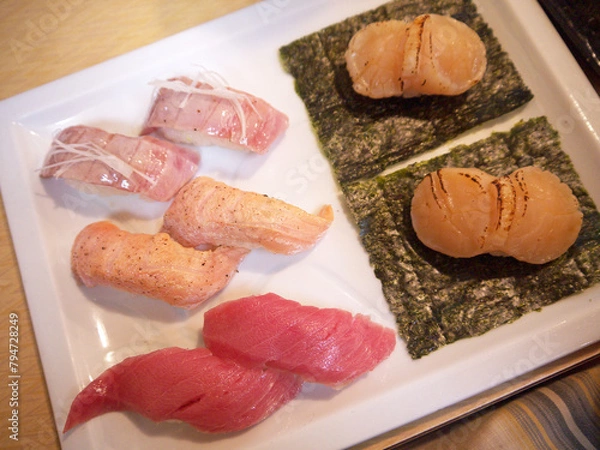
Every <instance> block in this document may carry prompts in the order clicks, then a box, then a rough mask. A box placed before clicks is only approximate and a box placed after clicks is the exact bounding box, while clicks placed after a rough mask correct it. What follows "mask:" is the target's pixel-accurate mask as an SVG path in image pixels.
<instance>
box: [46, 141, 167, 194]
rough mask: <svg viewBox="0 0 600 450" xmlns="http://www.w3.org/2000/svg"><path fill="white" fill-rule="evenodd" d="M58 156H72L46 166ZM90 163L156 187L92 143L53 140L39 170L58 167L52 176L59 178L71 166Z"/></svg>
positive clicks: (150, 179) (117, 158)
mask: <svg viewBox="0 0 600 450" xmlns="http://www.w3.org/2000/svg"><path fill="white" fill-rule="evenodd" d="M60 154H70V155H74V156H73V157H71V158H69V159H67V160H65V161H59V162H56V163H52V164H47V162H48V160H49V159H50V158H51V157H52V156H54V155H60ZM90 161H99V162H101V163H103V164H105V165H106V166H108V167H109V168H110V169H112V170H114V171H115V172H117V173H118V174H121V175H122V176H124V177H126V178H131V175H133V174H136V175H138V176H139V177H141V178H142V179H144V180H146V181H147V182H148V183H150V184H151V185H152V186H154V185H156V180H155V179H153V178H151V177H149V176H148V175H146V174H145V173H144V172H142V171H140V170H138V169H136V168H135V167H133V166H132V165H131V164H129V163H127V162H126V161H124V160H122V159H121V158H119V157H118V156H116V155H113V154H112V153H109V152H107V151H106V150H105V149H103V148H102V147H100V146H99V145H98V144H95V143H93V142H89V143H78V144H67V143H65V142H62V141H60V140H59V139H54V140H53V141H52V148H51V149H50V152H49V153H48V157H47V158H46V162H45V163H44V166H43V167H42V168H41V169H39V170H45V169H52V168H55V167H58V168H59V169H58V170H57V171H56V172H55V173H54V176H55V177H60V176H61V175H63V174H64V173H65V172H66V171H67V170H68V169H69V168H70V167H71V166H72V165H73V164H77V163H81V162H90Z"/></svg>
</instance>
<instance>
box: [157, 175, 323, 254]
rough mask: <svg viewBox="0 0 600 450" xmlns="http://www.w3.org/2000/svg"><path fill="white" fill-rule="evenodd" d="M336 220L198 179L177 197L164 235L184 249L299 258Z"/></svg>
mask: <svg viewBox="0 0 600 450" xmlns="http://www.w3.org/2000/svg"><path fill="white" fill-rule="evenodd" d="M332 220H333V211H332V209H331V206H329V205H327V206H325V207H323V208H322V209H321V211H320V212H319V213H318V214H317V215H314V214H309V213H307V212H306V211H304V210H302V209H300V208H298V207H296V206H293V205H290V204H288V203H286V202H284V201H282V200H278V199H275V198H270V197H267V196H266V195H263V194H258V193H255V192H247V191H243V190H240V189H237V188H234V187H231V186H228V185H226V184H225V183H221V182H218V181H216V180H213V179H212V178H209V177H198V178H195V179H194V180H192V181H191V182H190V183H188V184H187V185H185V186H184V187H183V188H182V189H181V191H180V192H179V193H178V195H176V196H175V198H174V199H173V202H172V203H171V206H170V207H169V208H168V209H167V211H166V212H165V215H164V221H163V231H165V232H167V233H168V234H170V235H171V236H172V237H173V238H174V239H175V240H176V241H178V242H180V243H181V244H183V245H186V246H190V247H196V246H198V245H202V244H211V245H233V246H236V247H245V248H248V249H252V248H257V247H264V248H265V249H267V250H269V251H271V252H273V253H282V254H288V255H289V254H294V253H298V252H300V251H304V250H307V249H309V248H311V247H313V246H314V245H315V244H316V243H317V241H318V240H319V239H321V237H322V236H323V235H324V234H325V232H326V231H327V230H328V228H329V226H330V225H331V222H332Z"/></svg>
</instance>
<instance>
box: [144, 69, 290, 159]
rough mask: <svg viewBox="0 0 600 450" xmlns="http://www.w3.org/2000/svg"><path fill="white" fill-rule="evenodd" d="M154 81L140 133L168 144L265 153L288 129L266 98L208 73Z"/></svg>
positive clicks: (282, 117)
mask: <svg viewBox="0 0 600 450" xmlns="http://www.w3.org/2000/svg"><path fill="white" fill-rule="evenodd" d="M200 77H201V78H203V80H202V81H200V82H198V81H194V80H191V79H190V78H187V77H178V78H172V79H170V80H167V81H162V82H160V81H159V82H156V83H155V84H156V85H157V86H160V89H159V90H158V92H157V94H156V97H155V99H154V103H153V105H152V108H151V109H150V113H149V115H148V118H147V120H146V125H145V129H144V132H143V133H144V134H147V133H152V132H156V133H157V134H158V135H160V136H162V137H164V138H165V139H168V140H171V141H173V142H178V143H182V144H192V145H219V146H222V147H227V148H232V149H236V150H248V151H251V152H254V153H258V154H263V153H266V152H267V151H268V150H269V148H270V147H271V146H272V145H273V144H274V143H275V141H276V140H277V139H278V138H279V136H281V135H282V134H283V133H284V132H285V130H286V129H287V127H288V118H287V116H286V115H285V114H283V113H282V112H280V111H279V110H277V109H275V108H274V107H273V106H271V105H270V104H269V103H267V102H266V101H264V100H262V99H260V98H258V97H256V96H254V95H252V94H249V93H247V92H243V91H239V90H236V89H232V88H229V87H227V86H225V85H224V84H223V83H222V82H220V81H219V80H216V79H214V77H210V76H202V74H201V76H200Z"/></svg>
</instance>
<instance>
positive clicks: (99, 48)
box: [0, 0, 587, 449]
mask: <svg viewBox="0 0 600 450" xmlns="http://www.w3.org/2000/svg"><path fill="white" fill-rule="evenodd" d="M255 2H256V0H228V1H226V2H225V1H221V2H219V1H216V0H168V1H167V0H144V1H142V0H137V1H136V0H124V1H116V0H104V1H99V2H92V1H85V0H47V1H43V2H40V1H34V0H1V3H0V5H1V6H2V12H3V14H2V17H1V18H0V42H1V43H2V46H1V47H0V56H1V59H0V61H1V62H2V66H1V69H0V99H5V98H8V97H11V96H13V95H16V94H19V93H21V92H25V91H27V90H29V89H31V88H34V87H36V86H40V85H42V84H45V83H47V82H50V81H53V80H56V79H59V78H61V77H63V76H66V75H69V74H71V73H74V72H77V71H79V70H81V69H84V68H86V67H90V66H92V65H94V64H97V63H100V62H103V61H105V60H107V59H109V58H111V57H113V56H117V55H120V54H123V53H126V52H128V51H130V50H133V49H135V48H138V47H140V46H143V45H146V44H150V43H152V42H155V41H157V40H160V39H162V38H164V37H167V36H170V35H172V34H175V33H177V32H179V31H182V30H185V29H187V28H190V27H193V26H195V25H198V24H200V23H203V22H205V21H208V20H210V19H213V18H216V17H219V16H221V15H224V14H226V13H229V12H232V11H234V10H237V9H239V8H242V7H245V6H248V5H251V4H253V3H255ZM274 4H279V3H277V2H274ZM0 145H1V144H0ZM1 194H2V196H5V195H10V193H9V192H1ZM0 298H1V300H2V307H1V309H2V314H1V315H0V320H2V321H3V323H2V324H0V330H1V332H0V349H1V350H0V364H1V367H2V368H1V369H0V377H2V379H3V380H7V379H8V366H9V364H8V357H9V352H8V348H9V344H8V334H9V328H10V323H9V320H10V317H11V313H14V314H16V316H18V327H19V336H18V337H19V350H18V351H19V353H18V364H19V373H20V374H21V375H22V376H21V378H20V380H19V383H20V385H19V391H18V394H19V434H18V437H19V441H18V442H15V441H13V440H11V439H10V438H9V434H10V433H9V431H8V430H7V428H8V427H7V424H10V417H11V411H10V407H9V399H10V395H11V390H10V388H9V387H8V386H5V384H6V383H4V382H3V383H2V385H3V386H4V387H2V388H1V389H0V418H1V419H2V426H1V427H0V429H1V430H2V431H1V432H0V436H1V437H0V448H25V449H29V448H31V449H37V448H44V449H56V448H60V443H59V440H58V437H57V432H56V429H55V425H54V420H53V417H52V411H51V407H50V402H49V399H48V393H47V389H46V384H45V381H44V377H43V372H42V368H41V364H40V359H39V355H38V352H37V347H36V343H35V338H34V335H33V330H32V326H31V321H30V317H29V312H28V308H27V305H26V302H25V295H24V291H23V287H22V284H21V280H20V275H19V269H18V267H17V261H16V258H15V253H14V249H13V246H12V241H11V237H10V234H9V230H8V224H7V219H6V213H5V211H4V206H3V203H2V198H1V197H0ZM586 357H587V356H586ZM567 365H568V362H567V363H565V362H562V366H559V367H554V368H553V369H551V370H555V371H556V370H561V369H562V370H564V369H565V368H566V367H567ZM58 369H59V368H57V370H58ZM543 376H544V372H542V373H541V375H540V377H543ZM463 412H464V411H463ZM452 414H455V412H453V413H452ZM390 442H391V441H390ZM380 444H381V443H380ZM379 446H380V445H376V447H379ZM369 448H370V447H369Z"/></svg>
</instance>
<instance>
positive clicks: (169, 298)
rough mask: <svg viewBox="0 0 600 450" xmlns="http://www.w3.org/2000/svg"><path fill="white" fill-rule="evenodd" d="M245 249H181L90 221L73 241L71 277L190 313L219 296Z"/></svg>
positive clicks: (158, 237) (164, 239)
mask: <svg viewBox="0 0 600 450" xmlns="http://www.w3.org/2000/svg"><path fill="white" fill-rule="evenodd" d="M247 253H248V250H246V249H243V248H237V247H225V246H224V247H217V248H215V249H214V250H207V251H200V250H196V249H193V248H189V247H183V246H182V245H181V244H179V243H177V242H175V241H174V240H173V239H171V237H169V235H168V234H165V233H158V234H155V235H151V234H134V233H129V232H127V231H125V230H121V229H120V228H118V227H117V226H116V225H114V224H112V223H110V222H106V221H103V222H95V223H92V224H90V225H88V226H87V227H85V228H84V229H83V230H82V231H81V232H80V233H79V234H78V235H77V237H76V238H75V242H74V243H73V248H72V251H71V268H72V271H73V274H74V275H75V276H76V277H77V278H78V279H79V280H81V282H82V283H83V284H84V285H85V286H87V287H93V286H97V285H104V286H111V287H114V288H117V289H122V290H125V291H128V292H132V293H134V294H140V295H146V296H148V297H152V298H157V299H160V300H163V301H165V302H167V303H169V304H171V305H174V306H178V307H181V308H194V307H196V306H198V305H199V304H200V303H202V302H204V301H205V300H207V299H209V298H210V297H212V296H213V295H215V294H216V293H218V292H219V291H221V290H222V289H223V288H224V287H225V286H226V285H227V284H228V283H229V281H230V280H231V278H232V277H233V275H234V273H235V272H236V270H237V267H238V265H239V264H240V262H241V261H242V259H243V258H244V256H246V254H247Z"/></svg>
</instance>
